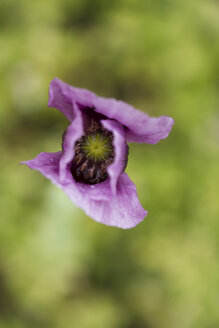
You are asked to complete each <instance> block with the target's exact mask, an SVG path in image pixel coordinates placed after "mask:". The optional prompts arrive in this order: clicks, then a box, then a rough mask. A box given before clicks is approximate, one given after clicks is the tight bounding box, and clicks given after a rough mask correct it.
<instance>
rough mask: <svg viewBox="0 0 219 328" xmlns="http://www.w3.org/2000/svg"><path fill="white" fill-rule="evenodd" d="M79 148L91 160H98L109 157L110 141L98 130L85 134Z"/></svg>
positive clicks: (110, 150)
mask: <svg viewBox="0 0 219 328" xmlns="http://www.w3.org/2000/svg"><path fill="white" fill-rule="evenodd" d="M81 149H82V151H83V153H84V154H85V155H86V156H87V157H88V158H90V159H91V160H92V161H94V162H100V161H103V160H106V159H107V158H108V157H109V155H110V153H111V152H112V143H111V141H110V139H109V137H108V136H107V135H105V134H103V133H99V132H98V133H94V134H90V135H88V136H86V137H85V140H84V143H83V144H82V146H81Z"/></svg>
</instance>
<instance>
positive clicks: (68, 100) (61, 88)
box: [48, 79, 74, 122]
mask: <svg viewBox="0 0 219 328" xmlns="http://www.w3.org/2000/svg"><path fill="white" fill-rule="evenodd" d="M69 89H70V86H68V85H67V84H66V83H64V82H62V81H60V80H58V79H54V80H52V81H51V83H50V87H49V101H48V107H54V108H56V109H58V110H60V111H61V112H62V113H63V114H64V115H65V116H66V117H67V118H68V120H69V121H70V122H71V121H72V120H73V119H74V109H73V97H72V96H71V92H69Z"/></svg>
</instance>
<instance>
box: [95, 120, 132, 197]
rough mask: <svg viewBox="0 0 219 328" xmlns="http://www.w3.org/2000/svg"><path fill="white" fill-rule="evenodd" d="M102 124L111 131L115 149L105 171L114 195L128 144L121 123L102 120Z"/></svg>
mask: <svg viewBox="0 0 219 328" xmlns="http://www.w3.org/2000/svg"><path fill="white" fill-rule="evenodd" d="M101 123H102V124H103V126H104V127H105V128H106V129H107V130H109V131H111V132H112V133H113V136H114V139H113V145H114V149H115V158H114V162H113V163H112V164H111V165H109V166H108V169H107V172H108V175H109V178H110V186H111V190H112V193H113V194H114V195H116V189H117V188H116V187H117V180H118V178H119V176H120V174H121V173H122V172H123V171H124V168H125V167H126V162H127V155H128V146H127V144H126V141H125V131H124V128H123V126H122V125H121V124H119V123H118V122H116V121H114V120H102V121H101Z"/></svg>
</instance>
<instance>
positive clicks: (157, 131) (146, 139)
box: [126, 114, 174, 144]
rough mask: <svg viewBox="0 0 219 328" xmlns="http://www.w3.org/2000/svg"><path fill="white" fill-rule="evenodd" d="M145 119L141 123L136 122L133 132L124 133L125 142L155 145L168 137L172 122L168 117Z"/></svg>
mask: <svg viewBox="0 0 219 328" xmlns="http://www.w3.org/2000/svg"><path fill="white" fill-rule="evenodd" d="M144 115H145V116H146V117H145V119H143V117H142V121H140V120H139V121H136V129H135V132H133V131H131V130H128V131H127V132H126V140H127V142H138V143H149V144H156V143H157V142H158V141H160V140H161V139H165V138H167V137H168V135H169V133H170V131H171V129H172V126H173V125H174V120H173V119H172V118H171V117H169V116H160V117H150V116H148V115H146V114H144Z"/></svg>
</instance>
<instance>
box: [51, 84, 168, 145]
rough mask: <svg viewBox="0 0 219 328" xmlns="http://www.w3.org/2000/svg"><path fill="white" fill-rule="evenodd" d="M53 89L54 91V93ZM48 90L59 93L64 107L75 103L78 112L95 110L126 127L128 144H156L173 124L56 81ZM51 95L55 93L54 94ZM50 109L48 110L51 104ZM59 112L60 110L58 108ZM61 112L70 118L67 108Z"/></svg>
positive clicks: (164, 136) (116, 101)
mask: <svg viewBox="0 0 219 328" xmlns="http://www.w3.org/2000/svg"><path fill="white" fill-rule="evenodd" d="M54 86H55V87H56V89H54ZM50 88H51V90H56V92H57V91H58V92H60V93H61V95H60V96H59V97H60V98H61V99H64V100H65V103H67V104H71V102H74V101H75V102H76V103H78V104H79V105H80V108H81V109H83V107H84V108H94V109H95V111H96V112H98V113H100V114H103V115H104V116H106V117H108V118H109V119H114V120H116V121H117V122H119V123H120V124H121V125H123V126H125V127H126V128H127V129H126V138H127V141H128V142H139V143H143V142H146V143H151V144H155V143H157V142H158V141H159V140H161V139H164V138H166V137H167V136H168V134H169V132H170V130H171V128H172V126H173V124H174V121H173V119H172V118H171V117H168V116H160V117H157V118H156V117H150V116H149V115H147V114H145V113H143V112H141V111H139V110H137V109H135V108H134V107H132V106H131V105H129V104H127V103H125V102H123V101H120V100H116V99H112V98H103V97H98V96H97V95H96V94H95V93H93V92H91V91H89V90H86V89H80V88H75V87H72V86H70V85H68V84H67V83H64V82H62V81H61V80H59V79H57V78H56V79H54V80H53V81H52V82H51V87H50ZM52 92H53V93H54V91H52ZM57 97H58V96H57ZM54 105H55V103H54V102H53V105H52V107H56V108H58V107H57V106H54ZM49 106H51V103H50V102H49ZM58 109H60V106H59V108H58ZM60 110H61V111H62V112H63V113H64V114H65V115H66V116H67V117H70V113H69V108H67V109H64V110H63V109H60ZM72 113H73V109H72ZM72 115H73V114H72ZM72 117H73V116H72Z"/></svg>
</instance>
